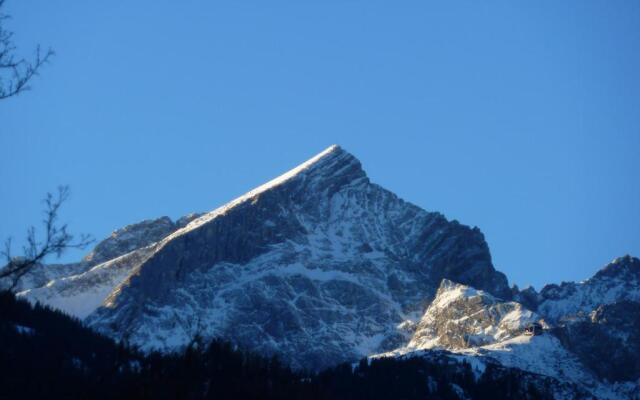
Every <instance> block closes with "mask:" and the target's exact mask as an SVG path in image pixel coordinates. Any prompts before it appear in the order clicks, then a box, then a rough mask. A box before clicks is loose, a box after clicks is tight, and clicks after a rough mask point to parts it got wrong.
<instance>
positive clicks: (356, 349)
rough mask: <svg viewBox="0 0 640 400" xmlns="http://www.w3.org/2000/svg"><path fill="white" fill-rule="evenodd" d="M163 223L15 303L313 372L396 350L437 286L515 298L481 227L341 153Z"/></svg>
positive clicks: (144, 340) (158, 343)
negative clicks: (226, 343) (381, 182)
mask: <svg viewBox="0 0 640 400" xmlns="http://www.w3.org/2000/svg"><path fill="white" fill-rule="evenodd" d="M169 222H170V221H161V223H160V224H157V225H158V226H155V225H154V224H144V225H143V226H141V227H139V228H136V229H133V228H125V229H124V230H123V232H124V233H127V234H126V235H125V234H124V233H120V234H116V238H115V239H116V240H110V241H109V242H103V243H101V244H100V245H98V246H96V250H94V252H92V254H91V255H90V256H89V257H87V258H86V259H85V261H87V260H96V261H103V260H105V259H107V258H110V257H118V258H112V259H111V260H109V261H104V262H102V263H101V264H99V265H97V266H94V267H93V268H92V269H90V270H88V271H86V272H84V273H83V274H80V275H77V276H72V277H65V278H62V279H58V280H56V281H55V282H50V283H49V284H48V285H47V286H46V287H44V288H39V289H38V288H36V289H32V290H27V291H24V292H22V293H21V295H23V296H26V297H27V298H30V299H32V300H40V301H45V302H47V303H49V304H52V305H55V306H57V307H60V308H62V309H66V310H68V311H70V312H72V313H75V315H77V316H79V317H86V322H87V323H88V324H89V325H90V326H92V327H94V328H95V329H97V330H98V331H100V332H103V333H105V334H107V335H109V336H112V337H115V338H117V339H121V340H126V341H127V342H129V343H131V344H135V345H139V346H141V347H142V348H144V349H146V350H151V349H161V350H171V349H176V348H180V347H181V346H184V345H185V344H187V343H188V342H189V341H190V340H191V339H192V338H193V337H194V336H196V335H200V336H204V337H206V338H209V337H223V338H228V339H230V340H233V341H234V342H236V343H237V344H239V345H241V346H243V347H245V348H248V349H251V350H255V351H259V352H261V353H263V354H279V355H280V356H281V357H283V359H284V360H286V361H287V362H290V363H292V365H294V366H295V367H303V368H310V369H320V368H322V367H325V366H329V365H335V364H337V363H339V362H342V361H348V360H353V359H358V358H360V357H362V356H367V355H369V354H372V353H375V352H380V351H385V350H390V349H392V348H394V347H397V346H398V345H399V344H401V343H403V341H404V340H405V338H406V332H404V331H403V330H402V329H398V328H397V325H398V324H401V323H402V322H403V321H406V320H410V319H412V318H413V317H414V316H416V315H419V314H420V313H421V312H422V310H423V309H424V307H425V305H427V304H428V303H429V301H430V300H431V299H432V298H433V296H434V295H435V292H436V289H437V287H438V286H439V283H440V281H441V280H442V279H443V278H448V279H452V280H455V281H457V282H462V283H466V284H469V285H472V286H474V287H477V288H480V289H483V290H486V291H488V292H490V293H494V294H496V295H499V296H509V295H510V293H511V292H510V289H509V287H508V285H507V280H506V278H505V276H504V274H502V273H500V272H497V271H496V270H495V269H494V268H493V266H492V264H491V256H490V253H489V248H488V246H487V243H486V242H485V240H484V236H483V235H482V233H481V232H480V230H479V229H477V228H470V227H467V226H464V225H461V224H460V223H458V222H456V221H448V220H447V219H446V218H444V217H443V216H442V215H441V214H439V213H433V212H427V211H424V210H422V209H420V208H419V207H417V206H415V205H413V204H410V203H408V202H405V201H404V200H402V199H399V198H398V197H397V196H396V195H394V194H393V193H391V192H389V191H387V190H385V189H383V188H382V187H380V186H378V185H376V184H373V183H371V182H370V181H369V179H368V177H367V175H366V173H365V172H364V170H363V169H362V166H361V164H360V162H359V161H358V160H357V159H356V158H355V157H353V156H352V155H351V154H349V153H348V152H346V151H345V150H343V149H341V148H340V147H338V146H331V147H330V148H328V149H327V150H325V151H323V152H322V153H320V154H318V155H317V156H315V157H313V158H312V159H310V160H309V161H307V162H305V163H303V164H301V165H300V166H298V167H296V168H294V169H293V170H291V171H289V172H287V173H285V174H284V175H282V176H280V177H278V178H276V179H274V180H273V181H271V182H269V183H267V184H265V185H263V186H260V187H258V188H256V189H254V190H252V191H250V192H249V193H247V194H245V195H244V196H241V197H240V198H238V199H236V200H233V201H231V202H230V203H228V204H226V205H224V206H222V207H220V208H218V209H216V210H214V211H212V212H210V213H207V214H204V215H202V216H200V217H199V218H197V219H195V220H193V221H191V222H190V223H189V224H188V225H186V226H185V227H182V228H180V229H177V230H175V231H173V232H172V233H169V234H168V235H167V236H164V237H163V235H166V234H167V233H168V232H169V231H171V228H172V227H171V224H170V223H169ZM143 231H144V232H151V233H153V234H149V235H143V236H144V237H145V238H146V239H147V240H138V239H136V240H133V242H131V241H130V240H129V239H130V237H129V236H133V237H134V239H135V238H136V237H137V236H136V235H135V233H136V232H143ZM128 232H130V233H131V234H132V235H129V234H128ZM161 237H162V238H161ZM118 238H120V239H122V240H117V239H118ZM125 239H126V240H125ZM140 246H144V247H140ZM136 247H138V248H137V249H135V248H136ZM126 251H129V253H126V254H122V253H123V252H126Z"/></svg>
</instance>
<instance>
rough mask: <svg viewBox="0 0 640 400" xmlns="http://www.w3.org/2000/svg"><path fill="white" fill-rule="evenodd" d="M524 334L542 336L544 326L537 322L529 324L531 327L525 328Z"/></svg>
mask: <svg viewBox="0 0 640 400" xmlns="http://www.w3.org/2000/svg"><path fill="white" fill-rule="evenodd" d="M524 334H525V335H527V336H535V335H541V334H542V325H540V324H539V323H537V322H534V323H532V324H529V325H527V327H526V328H524Z"/></svg>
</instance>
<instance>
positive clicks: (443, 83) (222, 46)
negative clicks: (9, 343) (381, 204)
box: [0, 0, 640, 288]
mask: <svg viewBox="0 0 640 400" xmlns="http://www.w3.org/2000/svg"><path fill="white" fill-rule="evenodd" d="M516 3H518V4H516ZM524 3H525V2H512V1H505V2H491V5H488V4H487V3H486V2H482V4H481V2H477V1H468V2H449V1H447V2H439V3H437V4H436V3H433V2H425V1H415V2H409V1H407V2H388V1H387V2H382V1H369V0H367V1H351V0H345V1H315V2H309V1H304V2H300V1H290V2H280V1H270V2H266V1H242V2H238V1H229V2H210V1H180V2H177V1H151V0H146V1H80V0H76V1H71V0H69V1H62V0H57V1H51V0H7V3H6V11H7V12H9V13H10V14H12V15H13V19H12V20H11V21H10V27H11V28H12V29H13V30H14V31H15V32H16V37H15V39H16V42H17V44H18V46H19V48H20V49H21V50H24V51H25V52H26V51H30V50H31V49H32V48H33V46H34V45H35V44H36V43H38V42H40V43H42V44H43V45H51V46H52V47H54V48H55V50H56V51H57V55H56V57H55V59H54V60H53V62H52V64H51V65H49V66H48V67H47V68H46V69H44V70H43V72H42V75H41V77H40V78H39V79H38V80H37V81H35V82H34V85H33V90H32V91H31V92H28V93H25V94H24V95H21V96H20V97H18V98H14V99H12V100H6V101H2V102H0V151H1V152H2V157H1V158H0V179H1V181H2V186H1V188H2V189H1V193H0V238H2V237H6V236H9V235H13V236H18V237H22V235H23V233H24V230H25V227H26V226H27V225H29V224H37V222H38V217H39V215H38V213H39V212H40V209H41V204H40V203H39V200H40V199H41V198H42V196H43V195H44V194H45V192H47V191H51V190H54V189H55V187H56V185H58V184H61V183H64V184H69V185H70V186H71V188H72V192H73V193H72V198H71V200H70V202H69V203H68V204H67V205H66V209H65V210H64V212H63V218H64V220H66V221H68V222H69V224H70V227H71V229H72V230H73V231H74V232H88V233H91V234H93V235H94V236H95V237H96V238H98V239H100V238H103V237H105V236H106V235H108V234H109V233H110V232H111V231H112V230H113V229H116V228H118V227H120V226H123V225H125V224H128V223H133V222H136V221H139V220H142V219H146V218H154V217H158V216H162V215H169V216H170V217H172V218H176V217H179V216H180V215H182V214H186V213H188V212H191V211H206V210H211V209H213V208H215V207H217V206H219V205H221V204H222V203H224V202H226V201H228V200H230V199H232V198H234V197H235V196H237V195H240V194H242V193H244V192H245V191H247V190H249V189H251V188H252V187H254V186H257V185H259V184H260V183H262V182H264V181H266V180H268V179H270V178H273V177H275V176H276V175H278V174H280V173H282V172H284V171H286V170H287V169H289V168H291V167H294V166H295V165H297V164H298V163H300V162H302V161H304V160H306V159H307V158H309V157H311V156H312V155H314V154H315V153H317V152H319V151H321V150H323V149H324V148H325V147H327V146H329V145H330V144H332V143H338V144H340V145H342V146H343V147H344V148H345V149H347V150H348V151H350V152H352V153H353V154H354V155H356V156H357V157H358V158H359V159H360V160H361V161H362V163H363V165H364V167H365V170H366V171H367V172H368V174H369V176H370V178H371V179H372V180H373V181H374V182H377V183H379V184H381V185H383V186H385V187H386V188H388V189H390V190H392V191H394V192H396V193H397V194H398V195H400V196H401V197H403V198H404V199H406V200H409V201H411V202H413V203H415V204H417V205H419V206H421V207H423V208H425V209H427V210H437V211H440V212H442V213H444V214H445V215H446V216H447V217H448V218H450V219H458V220H459V221H461V222H463V223H465V224H468V225H477V226H479V227H480V228H481V229H482V231H483V232H484V233H485V235H486V238H487V240H488V242H489V245H490V247H491V251H492V254H493V257H494V262H495V265H496V267H497V268H498V269H500V270H502V271H504V272H506V273H507V275H508V277H509V280H510V282H511V283H517V284H518V285H520V286H525V285H527V284H533V285H534V286H536V287H538V288H539V287H540V286H541V285H542V284H544V283H546V282H559V281H562V280H581V279H585V278H587V277H589V276H590V275H592V274H593V273H594V272H595V271H596V270H597V269H598V268H599V267H601V266H602V265H604V264H605V263H607V262H608V261H610V260H611V259H612V258H614V257H616V256H620V255H623V254H625V253H632V254H635V255H636V256H637V255H640V162H639V158H638V157H639V155H640V72H639V71H640V2H638V1H635V0H632V1H615V2H609V1H536V2H527V4H524ZM79 256H80V255H79V254H76V253H74V254H71V255H69V256H67V258H66V259H69V258H79Z"/></svg>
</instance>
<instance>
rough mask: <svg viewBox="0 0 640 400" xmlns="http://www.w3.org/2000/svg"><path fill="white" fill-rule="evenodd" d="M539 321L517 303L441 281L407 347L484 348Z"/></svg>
mask: <svg viewBox="0 0 640 400" xmlns="http://www.w3.org/2000/svg"><path fill="white" fill-rule="evenodd" d="M539 319H540V318H539V317H538V316H537V315H536V314H535V313H533V312H532V311H530V310H527V309H526V308H524V307H523V306H522V305H521V304H519V303H516V302H512V301H503V300H501V299H499V298H497V297H495V296H492V295H491V294H489V293H487V292H485V291H483V290H477V289H474V288H472V287H469V286H467V285H462V284H459V283H455V282H453V281H451V280H447V279H443V280H442V283H441V284H440V287H439V288H438V291H437V293H436V297H435V298H434V299H433V301H432V302H431V304H430V305H429V307H428V308H427V311H426V312H425V314H424V316H423V317H422V319H421V321H420V323H419V324H418V325H417V328H416V330H415V332H414V335H413V337H412V338H411V341H410V342H409V344H408V345H407V348H408V349H430V348H444V349H461V348H470V347H477V346H485V345H489V344H493V343H497V342H500V341H503V340H506V339H509V338H513V337H516V336H520V335H521V334H522V333H523V331H524V328H525V327H526V326H527V325H528V324H530V323H532V322H534V321H537V320H539Z"/></svg>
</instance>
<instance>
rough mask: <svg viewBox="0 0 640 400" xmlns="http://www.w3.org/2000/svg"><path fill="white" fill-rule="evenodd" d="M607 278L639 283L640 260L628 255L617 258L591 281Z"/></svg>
mask: <svg viewBox="0 0 640 400" xmlns="http://www.w3.org/2000/svg"><path fill="white" fill-rule="evenodd" d="M608 278H618V279H633V280H635V281H640V260H639V259H637V258H636V257H632V256H631V255H629V254H627V255H625V256H622V257H618V258H616V259H614V260H613V261H611V262H610V263H609V264H607V265H606V266H605V267H604V268H602V269H601V270H600V271H598V272H597V273H596V274H595V275H594V277H593V278H592V279H608Z"/></svg>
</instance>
